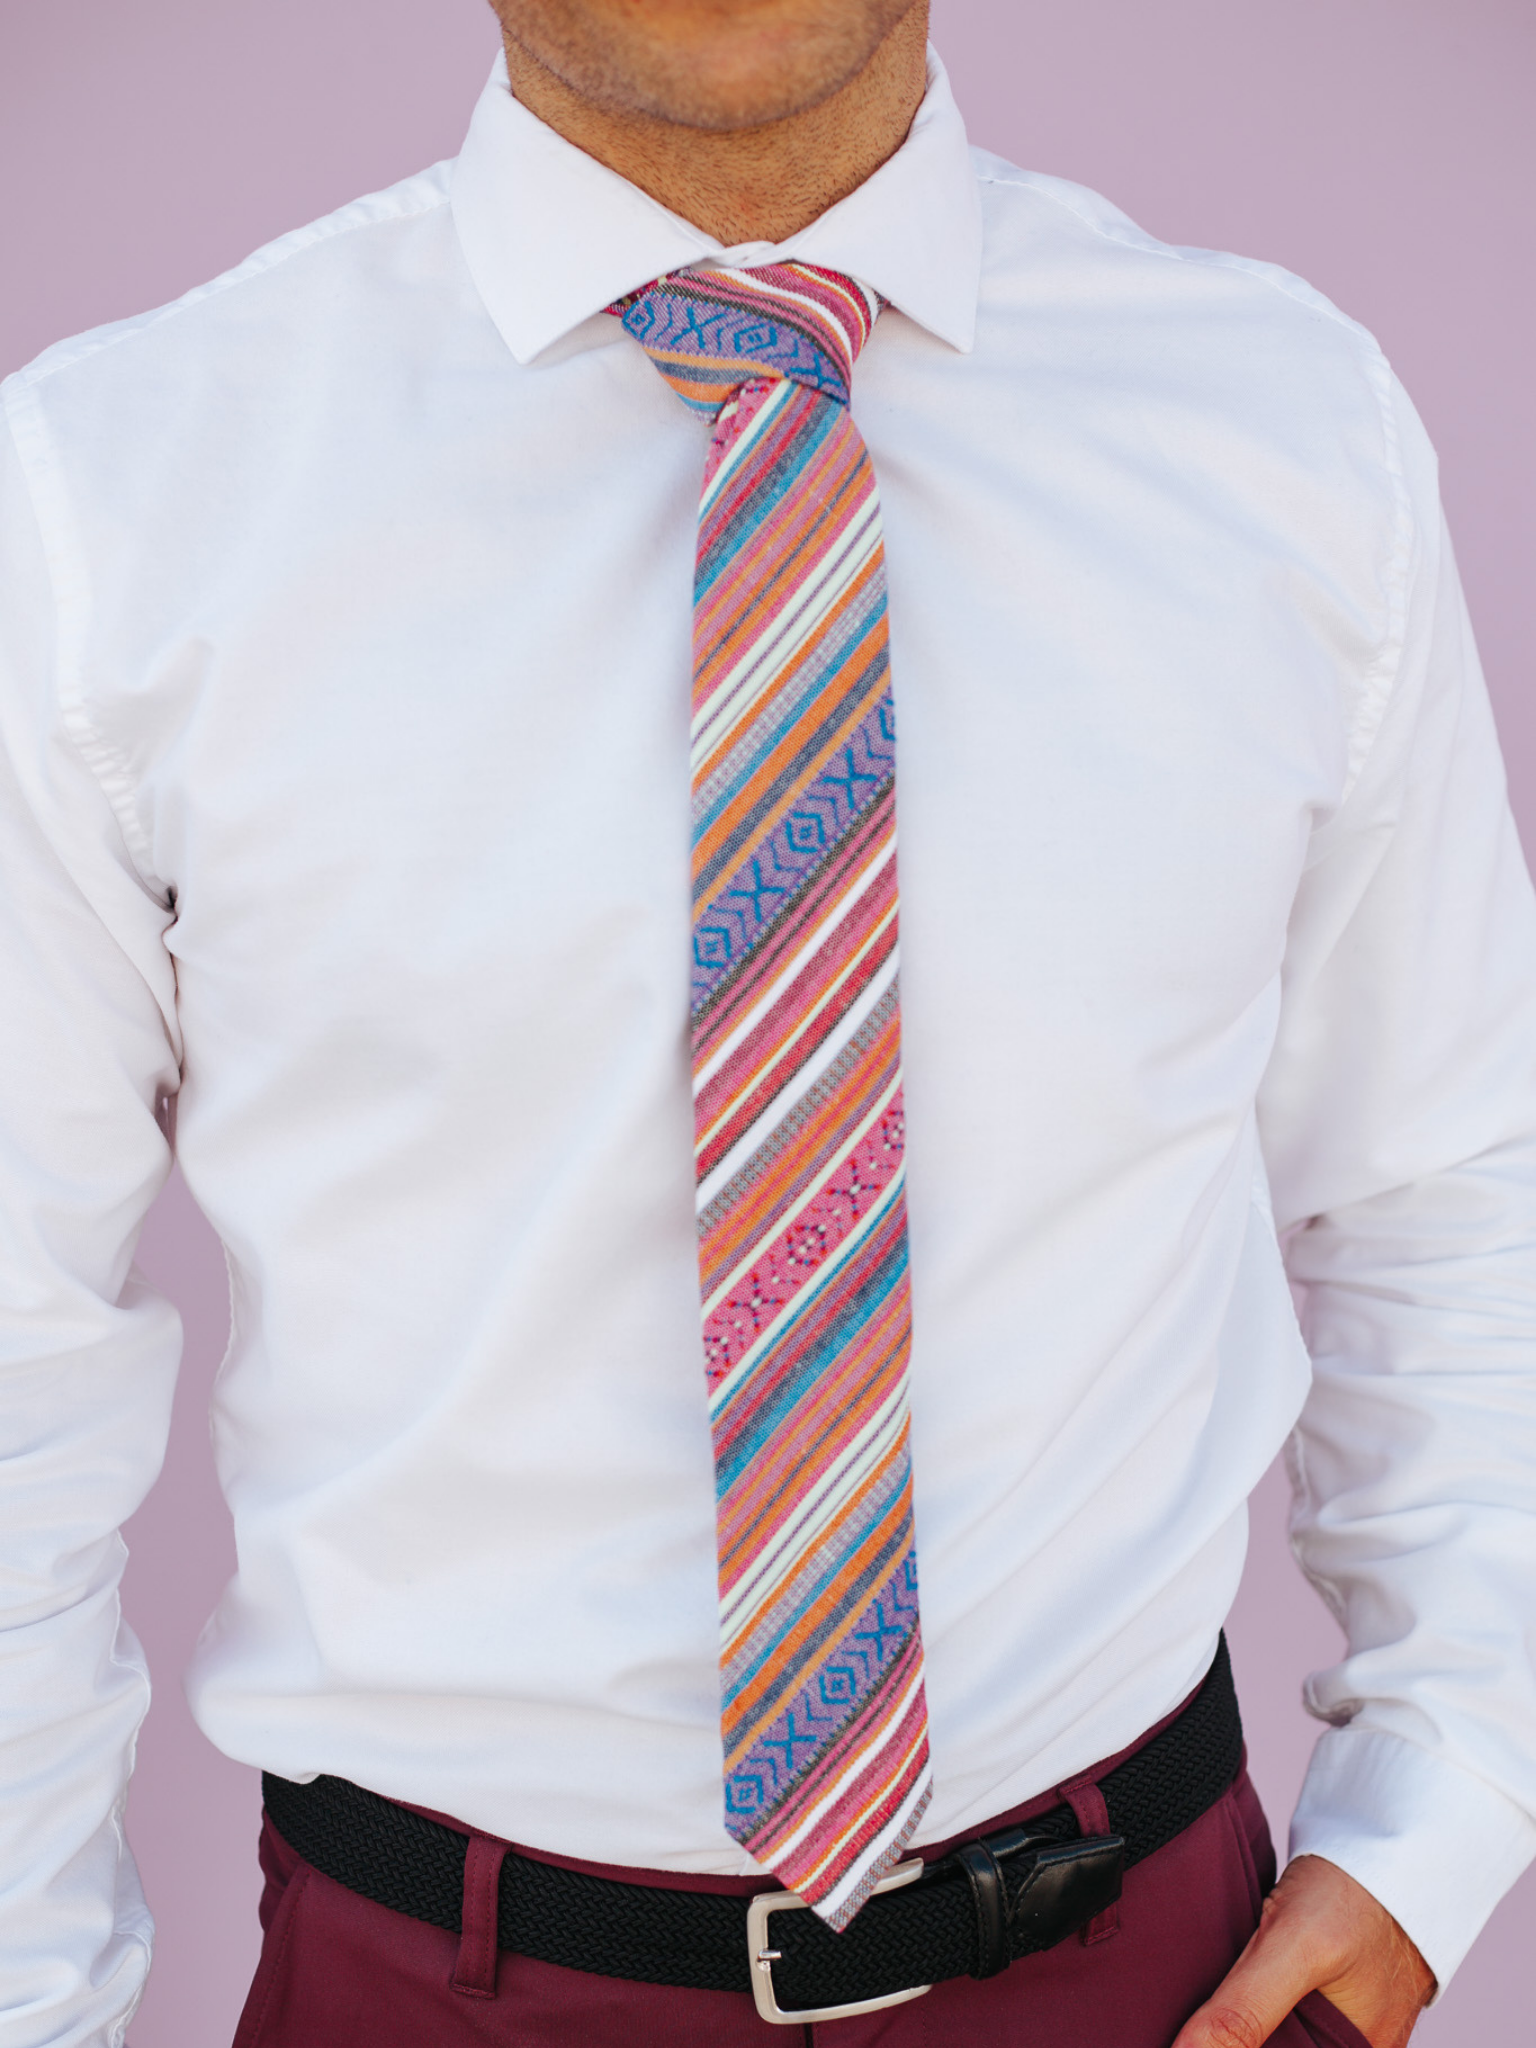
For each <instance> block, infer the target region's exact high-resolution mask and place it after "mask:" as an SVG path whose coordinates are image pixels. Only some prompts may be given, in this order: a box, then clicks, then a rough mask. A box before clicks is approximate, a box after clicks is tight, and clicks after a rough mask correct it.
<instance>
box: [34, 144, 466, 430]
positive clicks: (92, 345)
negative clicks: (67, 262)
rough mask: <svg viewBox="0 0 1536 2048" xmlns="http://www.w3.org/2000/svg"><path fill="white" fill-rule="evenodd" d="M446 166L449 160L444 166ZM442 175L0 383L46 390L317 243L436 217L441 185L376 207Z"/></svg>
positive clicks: (300, 232) (347, 212)
mask: <svg viewBox="0 0 1536 2048" xmlns="http://www.w3.org/2000/svg"><path fill="white" fill-rule="evenodd" d="M444 161H445V162H446V161H448V159H445V160H444ZM440 169H442V165H441V164H432V165H429V166H428V167H427V169H426V170H424V171H417V172H416V173H415V174H414V175H413V176H412V177H410V178H407V179H405V180H403V181H402V183H401V185H397V186H391V187H387V188H386V190H385V191H384V192H381V193H368V194H366V195H365V196H364V197H362V198H359V199H353V200H349V201H348V202H347V204H346V205H345V206H341V207H338V208H337V209H336V210H335V211H334V212H332V213H327V214H322V215H321V216H320V218H319V219H318V220H314V221H309V222H307V223H306V224H305V225H304V226H303V227H299V228H290V229H289V230H288V232H287V233H286V234H283V235H278V236H277V237H275V239H274V240H272V241H270V242H265V243H263V244H262V246H261V247H260V248H259V249H256V250H253V251H252V253H251V254H250V255H249V256H247V257H245V258H244V260H243V261H242V262H240V263H237V264H235V265H234V266H233V268H231V269H229V270H225V271H221V272H220V273H219V275H218V276H217V277H212V278H209V279H208V280H207V282H206V283H204V284H199V285H194V286H193V287H192V289H191V290H190V291H186V292H183V293H182V294H181V296H180V297H179V298H175V299H171V300H169V301H168V302H167V303H166V304H165V305H163V306H156V307H154V308H152V309H151V310H150V311H149V312H147V313H142V314H139V315H136V316H135V315H130V316H129V317H128V318H127V319H126V320H123V321H110V322H108V323H106V324H105V325H104V326H102V327H97V328H94V329H88V330H87V332H86V333H84V334H82V335H80V336H79V337H78V338H77V340H76V341H75V342H74V343H73V344H71V342H69V341H67V340H66V341H63V342H59V343H57V344H56V345H55V346H54V347H53V348H50V349H46V350H45V351H44V352H43V354H42V355H41V356H39V357H38V358H37V359H36V361H35V362H32V363H28V364H27V365H26V366H25V367H24V368H23V369H20V370H17V371H14V372H13V373H12V374H11V375H10V376H9V377H7V378H6V379H5V380H4V382H5V384H6V385H15V386H19V387H21V388H23V389H30V388H31V387H32V386H34V385H38V384H45V383H47V382H48V380H49V379H50V378H51V377H54V376H57V375H58V374H59V373H60V372H61V371H64V370H70V369H74V368H75V367H76V365H77V364H80V363H85V362H89V361H90V360H91V358H92V357H93V356H97V355H101V354H103V353H104V352H105V351H106V350H108V349H111V348H115V347H117V346H118V344H119V343H121V342H126V341H131V340H134V339H136V338H137V337H138V336H140V335H143V334H148V333H151V332H152V331H153V330H154V329H155V328H156V327H159V326H161V325H162V324H163V323H164V322H165V321H167V320H173V319H175V317H176V315H177V314H178V313H184V312H187V311H189V310H190V309H191V308H192V307H193V306H199V305H202V304H203V303H204V302H205V301H206V300H208V299H213V298H217V297H219V296H221V295H222V294H223V293H224V292H227V291H231V290H233V289H234V288H235V287H236V286H237V285H242V284H246V283H249V282H250V281H252V280H253V279H255V278H258V277H265V276H266V274H267V273H268V272H269V271H272V270H276V269H277V268H279V266H280V265H282V264H284V263H286V262H288V261H289V259H290V258H291V257H294V256H300V255H302V254H303V253H304V252H305V250H307V249H312V248H315V247H317V246H318V245H319V244H320V243H322V242H327V241H335V240H339V239H340V238H341V237H342V236H344V235H350V234H356V233H359V232H360V231H361V230H362V229H364V228H371V227H383V226H387V225H389V224H391V223H393V222H396V221H408V220H416V219H419V218H420V217H421V216H422V215H423V214H427V213H432V212H435V211H436V210H437V209H438V208H439V207H442V206H446V205H447V204H448V188H447V185H446V183H444V185H443V186H442V188H441V189H439V190H438V191H436V192H433V193H431V194H425V195H423V196H422V197H421V198H420V200H419V201H418V202H417V203H416V204H414V205H406V206H390V207H387V208H386V207H384V206H382V205H380V204H379V202H380V201H381V200H384V199H387V198H389V197H390V196H391V194H393V193H396V192H400V191H402V190H404V189H405V188H406V187H409V186H410V185H413V184H416V183H418V182H420V181H421V180H423V179H427V178H430V177H432V175H433V174H434V172H436V171H438V170H440Z"/></svg>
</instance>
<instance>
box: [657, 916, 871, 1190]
mask: <svg viewBox="0 0 1536 2048" xmlns="http://www.w3.org/2000/svg"><path fill="white" fill-rule="evenodd" d="M900 951H901V948H900V947H899V946H892V948H891V950H890V953H889V954H888V955H887V957H886V959H885V960H884V961H883V963H882V964H881V965H880V967H879V968H877V969H876V971H875V973H874V974H873V975H872V976H871V977H870V982H869V986H868V987H867V988H866V989H865V990H864V992H863V994H862V995H861V996H860V997H859V999H858V1001H857V1002H856V1003H854V1004H853V1005H852V1006H851V1008H850V1009H849V1011H848V1014H847V1015H846V1016H845V1017H844V1018H842V1019H841V1021H840V1022H839V1023H838V1025H837V1027H836V1029H835V1030H833V1031H830V1032H829V1033H828V1034H827V1036H826V1038H825V1039H824V1040H823V1041H822V1043H821V1044H820V1045H819V1046H818V1047H817V1048H816V1052H815V1056H814V1057H813V1058H812V1059H810V1060H808V1061H807V1062H806V1064H805V1066H803V1067H802V1068H801V1069H800V1070H799V1072H798V1073H796V1074H794V1075H792V1076H791V1077H790V1079H789V1080H788V1081H787V1082H786V1083H785V1085H784V1087H782V1088H781V1089H780V1090H779V1092H778V1094H777V1095H776V1096H775V1097H774V1098H773V1100H772V1102H770V1103H769V1105H768V1107H767V1108H766V1109H765V1110H764V1111H763V1113H762V1115H761V1116H759V1117H758V1118H757V1119H756V1120H755V1121H754V1123H753V1124H752V1126H751V1128H750V1129H749V1130H747V1131H745V1132H743V1134H742V1136H741V1137H739V1138H738V1139H737V1140H736V1142H735V1144H734V1145H733V1146H732V1147H731V1149H730V1151H729V1152H727V1153H726V1155H725V1157H724V1158H723V1159H722V1160H721V1161H720V1163H719V1165H718V1166H715V1167H713V1168H711V1170H710V1171H709V1172H708V1173H707V1174H706V1175H705V1176H704V1178H703V1180H701V1181H700V1182H699V1188H698V1195H697V1207H698V1209H699V1210H700V1211H701V1212H702V1211H703V1210H705V1209H707V1208H708V1207H709V1205H710V1203H711V1202H712V1201H713V1200H714V1199H715V1196H716V1195H717V1194H719V1192H720V1190H721V1189H722V1188H723V1187H726V1186H727V1185H728V1184H729V1183H730V1182H731V1181H732V1180H734V1179H735V1177H736V1175H737V1174H738V1173H739V1172H740V1170H741V1168H742V1167H743V1166H745V1165H746V1163H747V1161H748V1160H749V1159H750V1158H751V1157H752V1155H753V1153H754V1152H756V1151H758V1150H760V1148H761V1147H762V1146H763V1144H764V1143H765V1142H766V1141H767V1140H768V1138H770V1137H771V1136H772V1134H773V1133H774V1131H776V1130H777V1129H778V1127H779V1125H780V1124H781V1123H783V1121H784V1119H785V1117H787V1116H788V1115H789V1112H790V1110H791V1109H792V1108H793V1107H794V1105H795V1104H796V1103H797V1102H798V1101H799V1100H800V1099H801V1097H802V1096H804V1095H807V1094H809V1092H810V1090H811V1089H812V1088H814V1087H815V1085H816V1083H817V1082H818V1081H819V1080H820V1079H821V1077H822V1075H823V1074H825V1073H826V1071H827V1069H828V1068H829V1067H830V1066H832V1064H833V1063H834V1062H835V1061H836V1060H837V1059H839V1058H840V1057H841V1055H842V1053H843V1052H844V1050H845V1049H846V1047H847V1045H848V1041H849V1040H850V1039H851V1038H853V1037H854V1036H855V1035H856V1034H857V1032H858V1031H859V1029H860V1027H861V1026H862V1025H863V1024H864V1023H865V1022H866V1021H867V1019H868V1017H869V1013H870V1011H871V1010H873V1009H874V1008H875V1006H876V1004H877V1003H878V1002H879V1001H880V998H881V997H882V996H883V995H884V994H885V992H886V990H887V989H888V988H889V987H890V985H891V983H892V982H893V981H894V980H895V979H896V973H897V969H898V966H899V964H900V963H899V959H898V955H899V954H900Z"/></svg>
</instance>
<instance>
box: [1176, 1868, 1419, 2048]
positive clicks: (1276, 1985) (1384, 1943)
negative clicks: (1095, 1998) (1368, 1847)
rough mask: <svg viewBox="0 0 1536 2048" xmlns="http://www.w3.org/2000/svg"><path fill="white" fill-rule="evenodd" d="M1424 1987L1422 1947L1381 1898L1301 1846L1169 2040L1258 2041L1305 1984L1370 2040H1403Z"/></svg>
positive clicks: (1239, 2046)
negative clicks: (1251, 1926)
mask: <svg viewBox="0 0 1536 2048" xmlns="http://www.w3.org/2000/svg"><path fill="white" fill-rule="evenodd" d="M1433 1989H1434V1978H1433V1976H1432V1975H1431V1974H1430V1971H1429V1969H1428V1967H1427V1966H1426V1964H1425V1962H1424V1959H1423V1957H1422V1956H1421V1955H1420V1954H1419V1952H1418V1950H1417V1949H1416V1948H1415V1947H1414V1945H1413V1943H1412V1942H1411V1941H1410V1940H1409V1939H1408V1937H1407V1935H1406V1934H1404V1932H1403V1930H1402V1928H1401V1927H1399V1926H1398V1924H1397V1922H1396V1921H1395V1920H1394V1919H1393V1918H1392V1916H1391V1914H1390V1913H1389V1912H1387V1910H1386V1908H1385V1907H1384V1906H1382V1905H1380V1904H1379V1903H1378V1902H1377V1901H1376V1900H1375V1899H1374V1898H1372V1896H1371V1894H1370V1893H1369V1892H1368V1891H1366V1890H1365V1888H1364V1886H1362V1885H1359V1884H1357V1883H1356V1882H1355V1880H1354V1879H1353V1878H1352V1877H1349V1876H1347V1875H1346V1874H1345V1872H1344V1871H1342V1870H1340V1869H1339V1868H1338V1867H1337V1865H1336V1864H1332V1863H1329V1862H1328V1861H1326V1859H1325V1858H1323V1857H1321V1856H1302V1857H1298V1859H1297V1860H1296V1861H1295V1862H1294V1863H1292V1864H1291V1865H1290V1867H1289V1868H1288V1869H1287V1871H1286V1873H1285V1875H1284V1877H1282V1878H1281V1880H1280V1882H1279V1884H1278V1885H1277V1886H1276V1887H1275V1889H1274V1890H1273V1891H1272V1892H1271V1893H1270V1895H1269V1897H1268V1898H1267V1899H1266V1900H1265V1901H1264V1910H1263V1915H1262V1917H1261V1919H1260V1921H1259V1926H1258V1931H1257V1932H1256V1933H1255V1935H1254V1937H1253V1939H1252V1940H1251V1941H1250V1942H1249V1944H1248V1946H1247V1947H1246V1948H1245V1949H1244V1950H1243V1953H1242V1954H1241V1955H1240V1956H1239V1957H1238V1959H1237V1961H1236V1962H1235V1963H1234V1964H1233V1966H1232V1968H1231V1969H1230V1970H1229V1971H1228V1972H1227V1975H1226V1976H1225V1978H1224V1979H1223V1980H1222V1982H1221V1983H1220V1984H1219V1985H1218V1986H1217V1988H1216V1991H1215V1993H1214V1995H1213V1996H1212V1997H1211V1998H1210V1999H1209V2000H1207V2002H1206V2003H1205V2004H1204V2005H1203V2006H1202V2007H1201V2008H1200V2010H1199V2011H1198V2012H1197V2013H1196V2014H1195V2015H1194V2017H1193V2018H1192V2019H1191V2020H1189V2021H1188V2022H1187V2023H1186V2025H1185V2026H1184V2027H1183V2029H1182V2030H1181V2032H1180V2033H1179V2036H1178V2039H1177V2040H1176V2041H1175V2042H1174V2044H1173V2048H1260V2044H1261V2043H1263V2042H1265V2041H1267V2040H1268V2039H1269V2038H1270V2036H1271V2035H1272V2034H1273V2033H1274V2032H1275V2030H1276V2028H1278V2027H1279V2026H1280V2024H1281V2022H1282V2021H1283V2020H1284V2019H1285V2017H1286V2015H1287V2014H1288V2013H1290V2012H1292V2011H1293V2010H1294V2009H1295V2007H1296V2006H1297V2005H1299V2004H1300V2003H1301V2001H1302V1999H1303V1998H1305V1997H1306V1995H1307V1993H1308V1992H1309V1991H1321V1992H1322V1993H1323V1994H1324V1996H1325V1997H1327V1998H1328V1999H1330V2000H1331V2001H1332V2002H1333V2004H1334V2005H1336V2006H1337V2007H1338V2008H1339V2010H1340V2011H1341V2012H1342V2013H1343V2014H1344V2015H1345V2017H1346V2018H1347V2019H1349V2020H1350V2021H1351V2022H1352V2023H1353V2024H1354V2025H1355V2026H1356V2027H1358V2028H1359V2030H1360V2032H1361V2033H1362V2034H1364V2035H1365V2037H1366V2039H1367V2040H1368V2041H1369V2042H1370V2043H1371V2044H1372V2048H1403V2044H1404V2043H1405V2042H1406V2041H1407V2039H1408V2036H1409V2035H1410V2034H1411V2033H1412V2031H1413V2023H1414V2021H1415V2020H1416V2019H1417V2017H1418V2015H1419V2013H1420V2012H1421V2011H1422V2009H1423V2007H1424V2004H1425V2001H1426V2000H1427V1999H1428V1997H1429V1994H1430V1993H1431V1992H1432V1991H1433Z"/></svg>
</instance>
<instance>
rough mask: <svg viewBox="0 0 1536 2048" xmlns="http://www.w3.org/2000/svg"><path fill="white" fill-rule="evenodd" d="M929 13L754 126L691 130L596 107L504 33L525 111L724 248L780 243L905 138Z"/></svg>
mask: <svg viewBox="0 0 1536 2048" xmlns="http://www.w3.org/2000/svg"><path fill="white" fill-rule="evenodd" d="M927 14H928V10H927V8H926V7H925V6H917V7H914V8H913V9H912V10H911V12H910V13H909V14H907V15H906V16H905V17H904V18H903V19H902V20H901V21H900V22H898V24H897V25H896V27H895V28H894V29H893V30H892V31H891V33H890V34H889V35H888V36H887V37H886V39H885V41H884V42H883V43H881V44H880V46H879V48H878V49H877V50H876V51H875V54H874V56H873V58H872V59H871V60H870V62H869V63H868V64H867V65H866V66H865V68H864V69H863V70H862V71H861V72H859V73H858V75H857V76H856V77H854V78H853V79H851V80H850V81H849V82H848V84H847V85H845V86H844V87H843V88H842V90H841V91H840V92H836V93H834V94H833V95H832V97H831V98H830V99H827V100H823V101H822V102H821V104H820V105H819V106H815V107H811V108H809V109H808V110H807V111H805V112H803V113H798V114H793V115H791V116H789V118H788V119H786V120H783V121H773V122H770V123H769V124H768V125H766V126H765V127H761V128H741V129H725V130H719V129H710V128H689V127H683V126H680V125H678V124H676V123H674V122H669V121H662V120H657V119H653V118H651V117H649V116H646V115H642V114H628V113H619V112H614V111H611V110H609V109H607V108H604V107H600V106H598V105H596V104H595V103H594V102H593V101H591V100H589V99H585V98H583V96H582V95H581V94H579V93H577V92H574V91H572V89H571V88H570V87H569V86H568V85H566V84H565V83H564V82H563V81H562V80H561V79H559V78H557V77H556V76H555V74H554V72H552V71H550V70H547V69H546V68H545V66H544V65H542V64H540V63H539V61H538V60H537V58H535V57H534V56H532V55H531V54H530V53H529V52H528V51H527V50H525V49H523V48H522V46H521V45H520V44H518V43H517V42H515V41H514V40H513V39H512V37H511V36H508V37H507V39H506V42H507V67H508V70H509V72H510V75H511V80H512V91H513V95H514V97H516V98H517V99H519V100H521V101H522V103H523V105H524V106H525V107H527V108H528V110H529V111H530V112H531V113H533V114H536V115H537V116H538V117H539V119H540V120H541V121H543V122H545V123H546V124H547V125H548V126H549V127H551V128H553V129H554V130H555V131H556V133H557V134H559V135H563V136H564V137H565V139H566V140H567V142H573V143H575V145H576V147H577V148H578V149H582V150H585V151H586V153H587V155H588V156H593V157H596V158H597V160H598V162H599V163H602V164H606V165H607V166H608V168H609V169H610V170H612V171H617V172H618V174H619V176H620V177H622V178H627V179H628V180H629V181H630V183H631V184H633V185H638V186H639V187H640V189H641V191H642V192H648V193H649V194H650V195H651V197H652V198H653V199H655V200H657V201H659V202H660V204H661V205H663V206H665V207H666V208H668V210H669V211H670V212H672V213H676V214H680V215H681V216H682V217H683V219H684V220H689V221H692V223H693V224H694V226H695V227H698V228H702V229H703V230H704V232H705V233H706V234H707V235H713V236H714V238H715V240H716V241H718V242H721V243H723V244H724V245H725V246H726V247H727V248H730V247H731V246H733V245H734V244H737V243H741V242H782V241H784V240H785V239H786V237H788V236H789V235H792V234H795V233H796V232H797V231H798V230H799V229H801V228H803V227H805V226H807V225H808V224H809V223H810V222H811V221H813V220H815V219H816V218H817V216H818V215H820V214H823V213H825V212H826V210H827V208H828V207H829V206H834V205H835V204H836V203H837V201H838V200H839V199H844V198H846V197H847V195H848V194H849V193H850V192H852V191H853V190H854V189H855V187H857V186H859V185H862V184H863V182H864V180H865V179H866V178H867V177H869V176H870V174H871V173H872V172H874V171H877V170H878V169H879V168H880V166H881V164H883V163H884V162H885V160H886V158H887V157H889V156H894V154H895V153H896V151H897V150H898V149H899V148H900V147H901V145H902V143H903V142H904V141H905V139H906V134H907V130H908V129H909V128H910V127H911V125H912V117H913V115H914V114H915V113H916V112H917V109H918V107H919V105H920V104H921V101H922V97H923V92H924V89H925V85H926V81H927V62H926V51H927Z"/></svg>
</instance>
